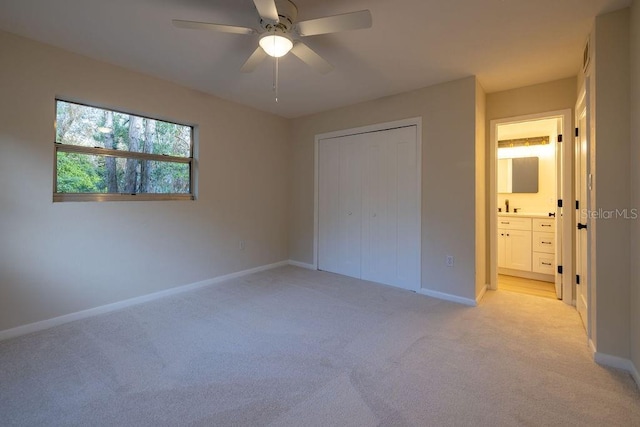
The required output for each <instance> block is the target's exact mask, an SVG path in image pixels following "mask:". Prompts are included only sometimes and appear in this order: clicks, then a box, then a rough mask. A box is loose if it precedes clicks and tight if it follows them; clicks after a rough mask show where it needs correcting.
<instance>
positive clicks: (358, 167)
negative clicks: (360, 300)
mask: <svg viewBox="0 0 640 427" xmlns="http://www.w3.org/2000/svg"><path fill="white" fill-rule="evenodd" d="M318 155H319V159H318V164H319V171H318V172H319V188H318V191H319V212H318V215H319V218H318V219H319V221H318V225H319V228H318V268H319V269H320V270H325V271H331V272H334V273H339V274H344V275H348V276H352V277H357V278H362V279H365V280H371V281H375V282H379V283H385V284H388V285H393V286H399V287H403V288H406V289H412V290H416V289H418V288H419V286H420V284H419V282H420V280H419V277H420V259H419V254H420V206H419V204H418V201H419V193H418V192H419V186H418V167H419V158H418V150H417V136H416V127H415V126H411V127H406V128H400V129H393V130H387V131H381V132H371V133H365V134H360V135H352V136H345V137H339V138H332V139H326V140H321V141H320V142H319V146H318Z"/></svg>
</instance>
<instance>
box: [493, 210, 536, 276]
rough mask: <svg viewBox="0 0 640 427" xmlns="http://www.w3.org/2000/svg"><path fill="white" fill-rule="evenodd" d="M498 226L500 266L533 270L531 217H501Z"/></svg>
mask: <svg viewBox="0 0 640 427" xmlns="http://www.w3.org/2000/svg"><path fill="white" fill-rule="evenodd" d="M498 227H499V228H498V267H501V268H509V269H512V270H524V271H531V218H513V219H512V218H509V219H505V218H499V221H498ZM500 227H501V228H500ZM507 227H510V228H507Z"/></svg>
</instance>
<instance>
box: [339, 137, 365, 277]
mask: <svg viewBox="0 0 640 427" xmlns="http://www.w3.org/2000/svg"><path fill="white" fill-rule="evenodd" d="M339 140H340V141H339V147H340V159H339V161H340V172H339V187H340V188H339V200H340V208H339V214H340V215H339V223H338V232H339V235H338V263H339V264H338V272H339V273H340V274H344V275H347V276H352V277H357V278H360V277H361V267H362V165H363V163H364V162H363V157H362V143H361V138H360V137H359V136H349V137H344V138H339Z"/></svg>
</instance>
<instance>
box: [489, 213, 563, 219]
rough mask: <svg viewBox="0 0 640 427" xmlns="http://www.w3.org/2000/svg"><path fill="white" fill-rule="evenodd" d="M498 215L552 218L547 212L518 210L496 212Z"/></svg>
mask: <svg viewBox="0 0 640 427" xmlns="http://www.w3.org/2000/svg"><path fill="white" fill-rule="evenodd" d="M498 216H502V217H522V218H547V219H549V218H553V219H555V218H554V217H552V216H549V212H518V213H513V212H498Z"/></svg>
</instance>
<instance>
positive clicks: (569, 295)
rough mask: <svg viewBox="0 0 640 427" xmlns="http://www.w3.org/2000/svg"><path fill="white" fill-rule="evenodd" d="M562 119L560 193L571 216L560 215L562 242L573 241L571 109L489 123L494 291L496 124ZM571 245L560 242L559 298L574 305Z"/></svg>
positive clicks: (492, 280)
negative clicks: (560, 273)
mask: <svg viewBox="0 0 640 427" xmlns="http://www.w3.org/2000/svg"><path fill="white" fill-rule="evenodd" d="M557 118H561V119H563V120H562V135H563V142H561V144H563V146H562V154H563V160H562V161H563V164H562V168H563V172H562V174H563V180H562V193H563V204H564V208H563V209H565V212H571V215H563V216H562V241H563V242H573V236H572V233H573V228H574V225H573V222H574V219H573V210H570V209H569V208H570V206H569V205H570V204H571V203H572V201H573V200H574V197H573V176H574V175H573V157H574V153H573V148H574V147H573V113H572V110H571V109H570V108H568V109H565V110H556V111H549V112H545V113H538V114H528V115H523V116H514V117H507V118H503V119H495V120H491V122H490V139H489V253H490V258H489V259H490V262H489V271H490V273H489V289H492V290H496V289H497V288H498V262H497V259H498V206H497V199H498V187H497V182H498V177H497V173H498V170H497V162H498V141H497V135H498V132H497V129H498V126H499V125H504V124H511V123H522V122H529V121H533V120H542V119H557ZM573 252H574V250H573V245H572V244H564V245H562V270H563V271H562V278H563V280H562V301H563V302H564V303H565V304H568V305H574V300H573V288H574V285H573V283H574V280H575V276H574V273H573V259H574V258H573Z"/></svg>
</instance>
